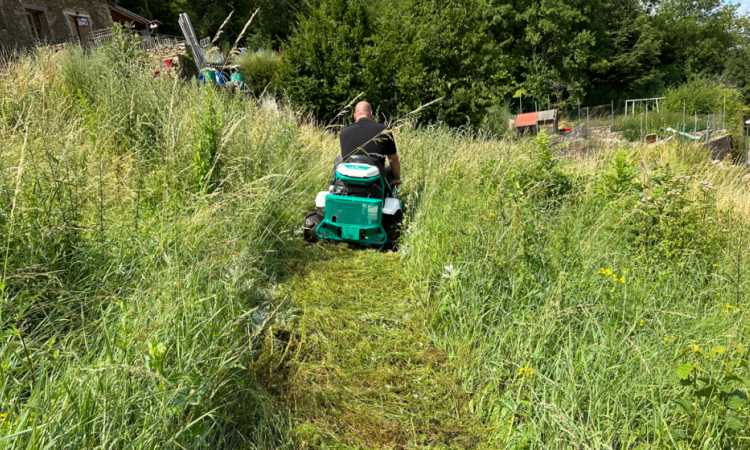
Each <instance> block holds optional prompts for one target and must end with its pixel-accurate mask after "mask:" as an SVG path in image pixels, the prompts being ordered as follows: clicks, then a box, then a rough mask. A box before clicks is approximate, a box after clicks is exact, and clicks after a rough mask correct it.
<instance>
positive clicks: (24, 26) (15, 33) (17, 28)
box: [0, 0, 112, 47]
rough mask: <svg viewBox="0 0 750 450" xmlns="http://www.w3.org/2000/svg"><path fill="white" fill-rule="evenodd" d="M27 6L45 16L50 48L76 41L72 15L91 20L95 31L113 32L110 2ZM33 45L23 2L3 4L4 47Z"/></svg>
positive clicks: (0, 33) (71, 0) (40, 1)
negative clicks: (74, 39) (111, 29)
mask: <svg viewBox="0 0 750 450" xmlns="http://www.w3.org/2000/svg"><path fill="white" fill-rule="evenodd" d="M23 4H24V5H31V6H30V7H33V9H34V10H38V11H40V12H42V16H43V26H44V29H45V31H46V33H47V34H48V35H49V36H47V43H49V44H59V43H61V42H66V41H70V40H71V39H72V38H73V31H72V30H71V28H70V20H69V18H68V17H69V16H70V15H74V16H85V17H88V18H89V21H90V23H91V30H92V31H96V30H101V29H105V28H112V14H111V13H110V11H109V5H108V3H107V0H23ZM33 43H34V40H33V35H32V33H31V28H30V26H29V22H28V18H27V17H26V11H25V9H24V6H22V2H21V1H19V0H0V45H2V46H4V47H24V46H28V45H31V44H33Z"/></svg>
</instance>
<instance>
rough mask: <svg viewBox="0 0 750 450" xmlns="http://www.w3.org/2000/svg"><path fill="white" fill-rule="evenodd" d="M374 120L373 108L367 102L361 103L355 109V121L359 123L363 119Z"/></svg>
mask: <svg viewBox="0 0 750 450" xmlns="http://www.w3.org/2000/svg"><path fill="white" fill-rule="evenodd" d="M363 117H364V118H365V119H372V106H370V104H369V103H367V102H359V103H357V106H355V107H354V121H355V122H356V121H358V120H359V119H361V118H363Z"/></svg>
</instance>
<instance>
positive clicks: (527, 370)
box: [518, 366, 534, 376]
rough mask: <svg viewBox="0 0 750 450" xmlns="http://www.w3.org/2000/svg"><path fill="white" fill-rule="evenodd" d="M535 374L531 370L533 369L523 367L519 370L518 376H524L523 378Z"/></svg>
mask: <svg viewBox="0 0 750 450" xmlns="http://www.w3.org/2000/svg"><path fill="white" fill-rule="evenodd" d="M533 373H534V371H533V370H531V368H530V367H529V366H523V367H521V368H520V369H518V375H519V376H521V375H523V376H529V375H532V374H533Z"/></svg>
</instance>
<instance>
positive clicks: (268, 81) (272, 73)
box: [237, 50, 281, 96]
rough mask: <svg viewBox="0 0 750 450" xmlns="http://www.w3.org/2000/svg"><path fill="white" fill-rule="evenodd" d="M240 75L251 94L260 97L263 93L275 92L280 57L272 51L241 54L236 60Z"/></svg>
mask: <svg viewBox="0 0 750 450" xmlns="http://www.w3.org/2000/svg"><path fill="white" fill-rule="evenodd" d="M237 65H239V66H240V73H242V77H243V78H244V79H245V84H247V85H248V87H250V89H251V90H252V92H253V94H255V95H256V96H259V95H261V94H262V93H263V92H264V91H266V92H269V93H272V92H274V91H275V90H276V83H277V81H278V76H279V70H280V69H281V57H280V56H279V54H278V53H276V52H275V51H273V50H261V51H257V52H253V53H243V54H241V55H240V56H239V57H238V58H237Z"/></svg>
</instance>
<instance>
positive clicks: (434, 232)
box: [401, 130, 750, 448]
mask: <svg viewBox="0 0 750 450" xmlns="http://www.w3.org/2000/svg"><path fill="white" fill-rule="evenodd" d="M401 145H402V146H404V147H406V148H408V149H412V152H411V153H410V154H409V155H407V156H405V157H404V160H405V161H410V165H409V166H407V167H406V168H405V169H404V170H405V173H407V174H408V179H409V182H410V185H411V186H414V191H412V192H411V195H412V201H413V202H418V205H419V206H418V208H416V209H413V210H412V211H413V215H412V218H411V221H410V224H409V227H408V232H407V236H406V238H405V243H404V245H403V253H404V259H405V265H406V268H407V269H406V270H409V271H411V273H413V274H415V277H416V278H415V282H416V283H418V284H419V285H421V286H422V287H423V289H424V290H425V291H427V292H429V296H430V299H431V300H430V301H431V304H432V309H433V311H434V313H435V314H436V317H435V320H434V328H433V339H434V341H435V342H437V343H438V345H439V346H441V347H443V348H445V349H446V350H447V351H448V352H449V354H450V359H452V360H453V361H456V364H457V365H458V366H459V367H461V370H462V374H463V375H462V378H463V380H464V385H463V388H464V389H465V390H466V391H467V392H469V393H471V395H473V399H474V400H473V401H474V408H475V411H476V412H477V413H478V414H479V415H480V416H481V417H482V420H483V421H484V422H486V423H488V424H491V426H492V429H493V434H492V439H493V440H494V442H496V443H497V445H498V446H505V447H507V448H666V447H670V448H672V447H676V448H709V447H712V448H719V447H722V448H728V447H727V446H731V447H733V448H736V447H743V446H747V445H748V441H747V436H748V435H750V433H749V432H750V429H748V424H749V423H750V417H748V410H747V406H748V402H747V397H746V395H747V387H748V381H750V380H749V379H748V377H749V376H750V373H748V369H747V354H746V351H745V348H744V347H743V345H747V339H748V337H747V333H748V331H749V330H748V327H747V321H746V312H745V309H744V304H745V303H746V302H747V300H746V298H745V292H747V278H746V277H745V275H744V274H746V272H747V269H748V263H747V249H748V239H747V237H746V236H747V231H748V226H747V222H746V221H745V219H744V218H743V217H746V214H747V209H746V208H747V206H746V198H747V195H748V189H747V187H746V186H745V185H742V184H740V183H738V175H739V174H741V171H740V169H733V168H732V169H730V168H727V167H725V166H723V165H722V166H719V165H714V166H709V165H707V164H706V163H705V154H703V153H702V152H701V150H700V148H699V147H684V146H682V147H677V146H672V147H664V146H661V147H660V148H655V149H646V148H644V147H631V148H626V149H623V150H617V149H615V148H613V149H611V150H606V149H604V150H603V151H602V152H601V153H599V154H595V155H593V156H586V157H574V158H569V159H566V160H562V161H560V160H555V159H550V158H551V154H550V153H549V151H548V150H547V149H546V142H545V138H544V137H541V138H540V141H539V142H538V143H532V142H527V143H526V144H525V145H523V144H522V145H513V144H508V143H500V144H497V143H491V142H484V141H472V140H471V139H470V138H468V137H465V136H460V135H450V134H446V133H444V132H440V131H433V130H423V131H420V132H413V133H409V134H407V135H405V136H402V139H401ZM435 155H441V156H440V157H436V156H435ZM702 182H705V183H703V184H702ZM741 213H744V215H740V214H741ZM615 277H616V278H615ZM693 346H697V347H693ZM711 349H713V351H714V353H711V354H709V350H711ZM704 353H705V358H704V357H703V356H695V355H703V354H704ZM694 358H698V359H700V360H701V364H702V365H701V366H700V367H701V368H700V370H698V369H696V370H695V371H693V372H690V374H689V375H686V372H689V369H690V368H689V367H688V366H686V364H688V363H689V362H690V363H692V362H693V361H694ZM680 367H682V371H680V370H678V369H679V368H680ZM727 373H732V374H737V375H739V377H740V378H736V380H740V381H731V380H734V379H735V378H731V377H729V376H728V375H726V374H727ZM693 377H695V378H693ZM698 378H701V379H703V380H704V381H705V385H706V386H711V387H710V388H703V389H702V390H701V389H699V388H700V387H701V386H703V384H702V383H703V382H697V384H691V383H690V380H693V381H694V380H695V379H698ZM725 392H726V393H731V394H724V393H725ZM735 394H736V397H731V398H732V402H735V403H732V405H733V406H732V407H727V406H726V405H727V404H728V403H729V400H728V399H729V398H730V397H729V396H730V395H731V396H734V395H735Z"/></svg>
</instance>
